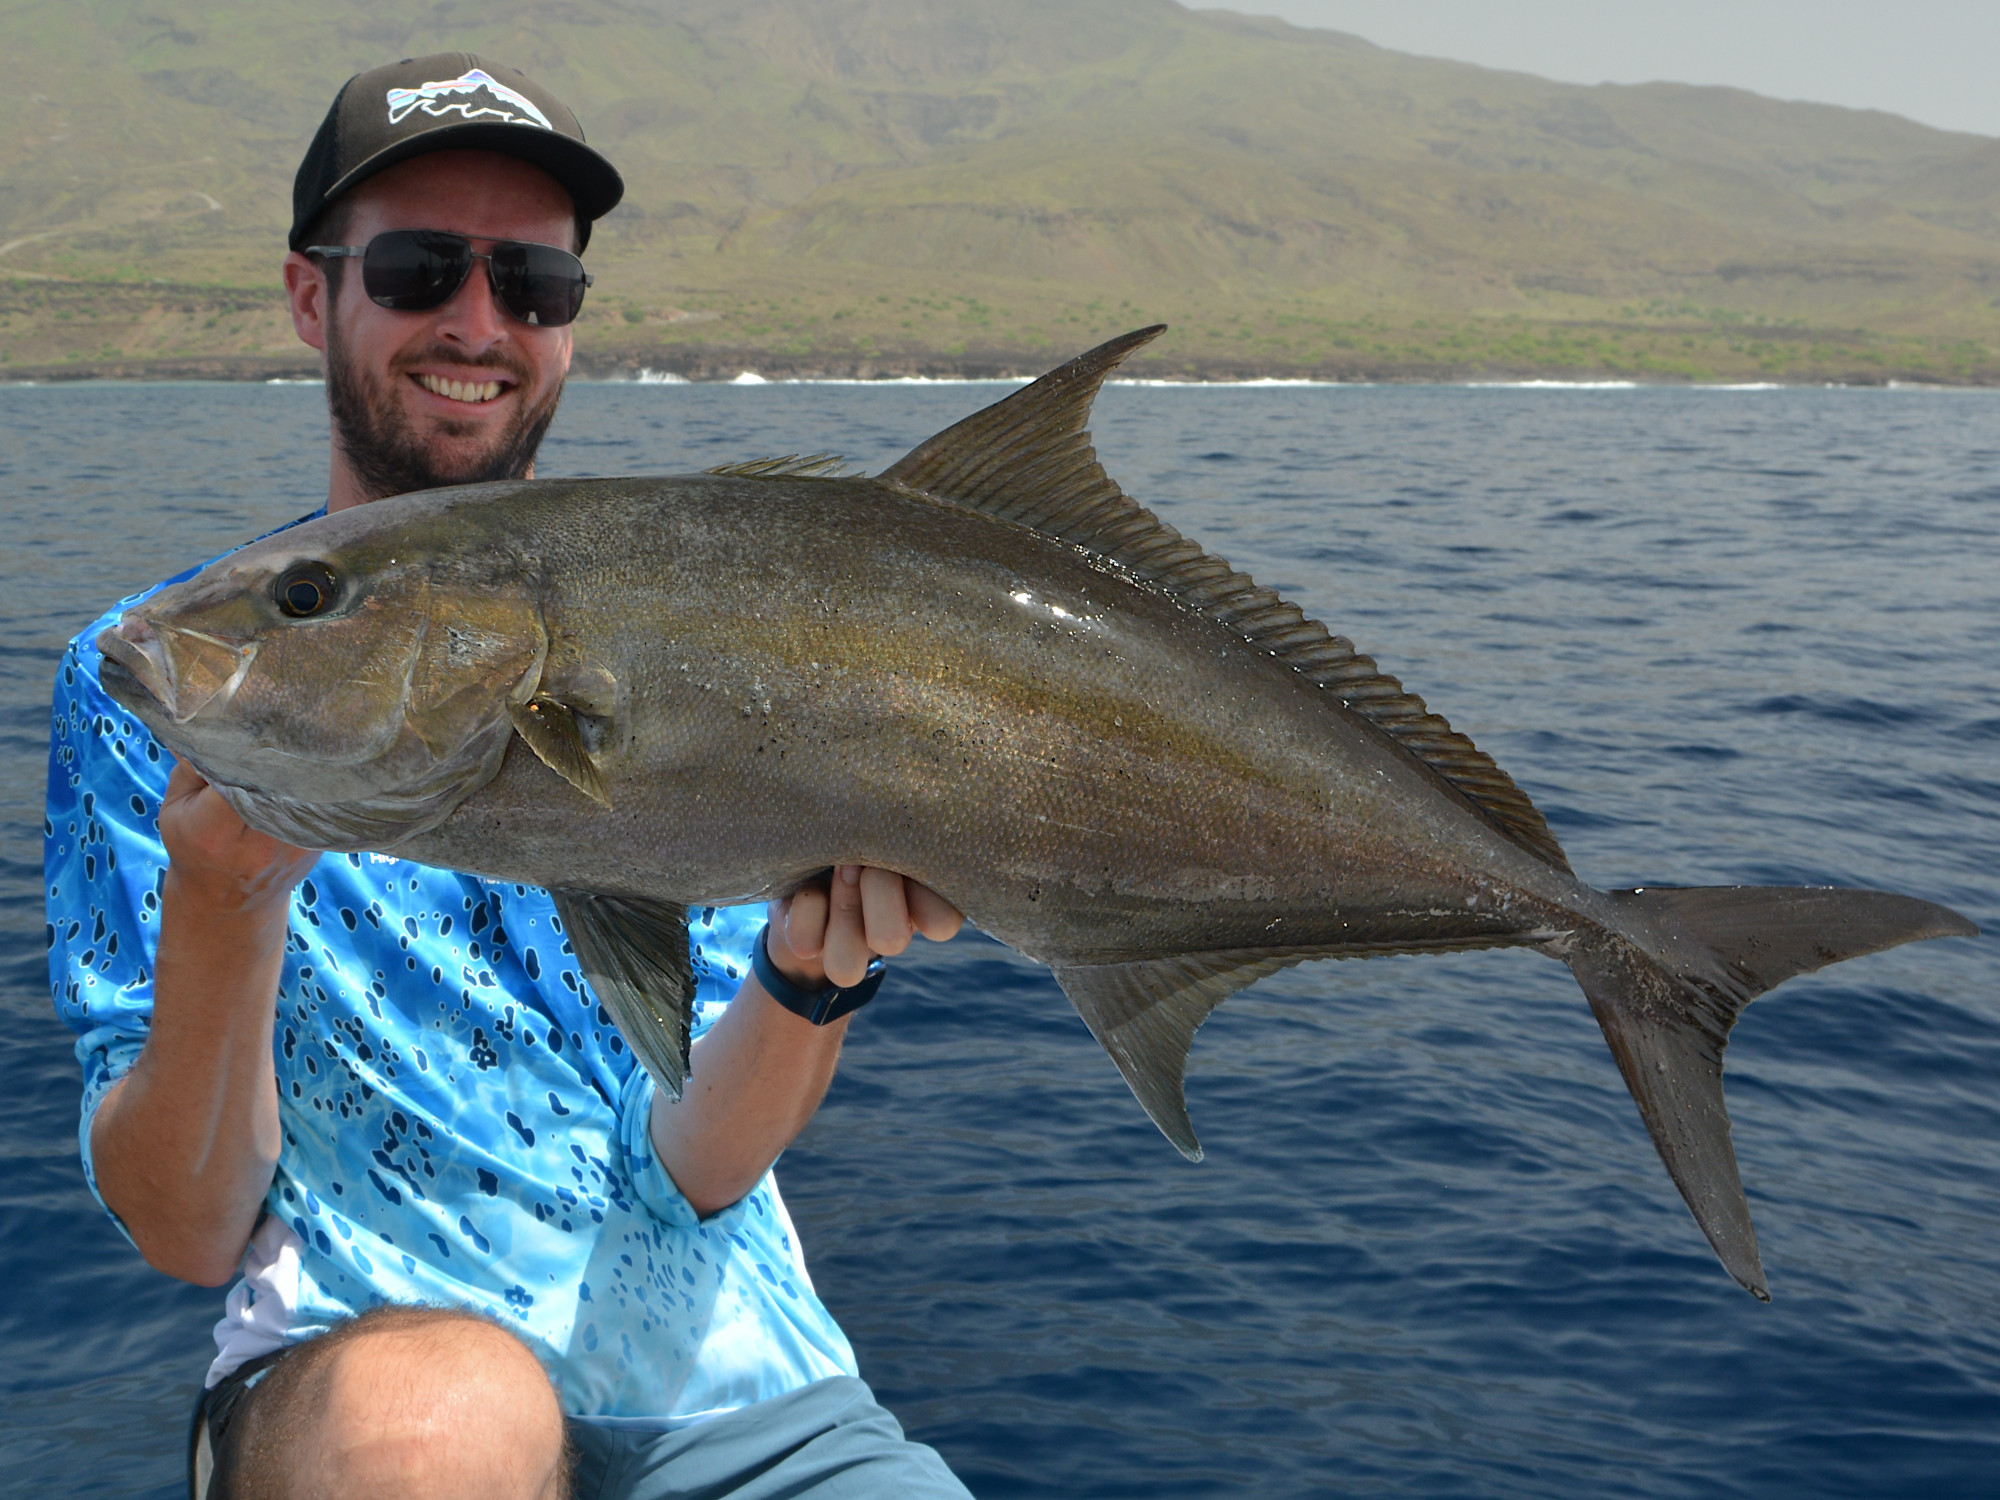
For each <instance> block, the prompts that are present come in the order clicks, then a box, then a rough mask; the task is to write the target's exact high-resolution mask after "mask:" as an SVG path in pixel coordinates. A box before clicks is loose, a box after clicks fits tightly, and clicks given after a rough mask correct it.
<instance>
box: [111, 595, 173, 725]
mask: <svg viewBox="0 0 2000 1500" xmlns="http://www.w3.org/2000/svg"><path fill="white" fill-rule="evenodd" d="M97 649H98V650H99V651H101V652H102V653H103V654H104V665H103V666H102V667H101V668H100V669H99V670H98V674H97V678H98V681H99V682H101V683H103V684H104V690H105V691H106V692H107V693H109V694H111V696H112V697H113V698H115V699H117V700H118V701H119V702H120V703H122V704H124V705H125V706H126V707H127V708H132V709H136V708H139V707H141V706H142V705H143V703H144V700H146V699H150V700H151V703H152V706H154V707H157V708H159V709H161V710H162V711H164V712H165V713H166V715H167V716H168V717H169V718H172V717H173V716H174V678H173V669H172V668H171V667H169V666H168V665H167V651H166V646H165V644H164V643H163V642H162V641H161V640H160V638H159V636H158V635H157V634H155V633H154V631H153V629H152V627H151V626H149V625H147V624H146V623H145V621H143V620H140V619H137V618H135V617H133V616H129V615H128V616H127V617H126V618H125V619H123V620H120V621H119V622H118V623H117V624H116V625H113V626H111V627H109V628H108V629H105V630H101V631H99V632H98V635H97ZM134 700H139V701H134Z"/></svg>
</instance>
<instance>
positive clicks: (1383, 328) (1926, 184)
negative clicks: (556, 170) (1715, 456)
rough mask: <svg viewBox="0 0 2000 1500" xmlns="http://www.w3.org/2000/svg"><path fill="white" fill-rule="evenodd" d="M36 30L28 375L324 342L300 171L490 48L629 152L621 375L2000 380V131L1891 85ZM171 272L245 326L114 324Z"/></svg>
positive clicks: (893, 27) (789, 16) (974, 17)
mask: <svg viewBox="0 0 2000 1500" xmlns="http://www.w3.org/2000/svg"><path fill="white" fill-rule="evenodd" d="M4 24H5V26H6V30H7V33H8V35H9V36H10V38H11V39H13V40H14V42H15V44H16V57H15V71H16V72H17V75H18V76H20V77H31V78H32V79H33V80H34V82H35V85H36V87H35V88H34V89H32V90H24V89H21V88H16V89H14V90H11V91H0V376H4V375H6V374H9V373H12V374H15V375H16V376H18V375H19V374H21V373H24V372H32V373H34V374H38V375H53V374H60V373H62V372H63V371H64V370H65V369H69V370H72V371H88V370H95V369H102V368H106V367H108V366H109V365H112V364H115V365H116V366H117V367H118V368H121V369H127V370H141V371H143V370H146V369H158V370H161V371H166V370H170V369H173V368H176V367H177V364H176V362H179V364H180V365H185V364H186V362H188V361H190V360H192V361H197V362H202V363H204V364H205V365H206V366H214V365H215V364H216V362H217V361H221V362H223V364H224V365H228V364H229V362H231V361H234V362H235V363H236V364H237V365H240V366H241V368H242V369H243V370H244V371H245V372H248V373H254V372H255V371H257V370H259V369H262V368H265V367H266V366H272V367H275V365H278V364H283V365H285V366H286V367H287V368H290V367H292V366H295V365H297V364H298V362H299V360H300V355H299V353H298V351H297V349H296V346H295V345H294V344H293V343H292V341H291V335H290V331H289V327H288V324H287V323H286V321H285V320H284V318H283V316H282V307H281V306H279V305H278V304H276V303H275V302H270V303H268V304H267V303H261V302H256V301H255V299H252V305H251V307H250V309H249V310H246V309H245V305H244V297H245V294H247V293H250V292H256V291H259V290H260V289H261V291H262V292H264V293H269V291H270V289H271V288H272V287H273V286H274V285H275V263H276V261H277V259H278V257H279V255H280V254H281V253H282V235H283V226H284V224H285V222H286V219H287V216H288V208H289V184H290V176H291V172H292V170H293V169H294V167H295V165H296V161H297V157H298V154H299V153H300V152H301V151H302V150H303V146H304V142H305V141H306V139H307V138H308V137H309V136H310V133H311V131H312V129H313V128H314V126H315V125H316V124H317V122H318V118H319V115H320V114H321V112H323V110H324V108H325V105H326V102H327V100H329V99H330V98H331V97H332V94H333V91H334V90H335V89H336V88H337V87H338V86H339V84H340V83H341V82H342V81H343V80H344V79H345V78H346V77H347V76H348V75H349V74H350V73H351V72H353V71H357V70H359V69H360V68H362V67H366V66H370V65H372V64H373V63H375V62H379V61H381V60H383V59H384V58H386V57H391V56H397V55H409V54H417V53H421V52H424V51H431V50H447V49H448V48H449V49H451V50H460V49H462V50H471V51H478V52H481V53H482V54H485V55H490V56H494V57H496V58H499V59H501V60H505V61H508V62H512V63H515V64H516V65H518V66H521V67H524V68H525V69H527V70H528V71H529V72H530V73H531V74H533V75H534V76H536V77H537V78H539V79H541V80H543V81H544V82H545V83H547V84H548V85H549V86H550V87H552V88H554V89H555V90H556V91H557V92H558V93H560V94H561V95H562V96H563V97H564V98H565V99H566V100H567V101H568V102H570V103H572V104H573V105H574V106H575V107H576V109H577V111H578V113H579V115H580V116H581V117H582V118H583V120H584V122H585V125H586V127H587V128H588V129H589V131H590V133H591V139H592V140H593V142H595V143H597V144H599V145H600V146H601V147H603V148H604V149H605V150H606V151H607V152H608V153H609V154H610V155H611V156H612V159H613V160H615V161H617V162H619V164H620V166H621V169H623V170H624V171H625V173H626V176H627V180H628V183H629V185H630V190H629V192H628V197H627V202H626V204H625V205H623V206H621V208H620V209H619V210H618V211H617V212H616V213H614V214H613V215H612V216H611V217H610V218H609V219H608V220H607V221H605V223H604V224H603V225H602V226H601V227H600V229H599V231H598V234H597V236H596V237H595V239H594V241H593V248H592V252H591V260H592V266H593V270H594V271H595V272H596V273H597V275H598V277H599V288H598V291H597V292H595V293H593V296H592V299H591V303H590V305H589V306H588V307H587V309H586V315H585V317H584V318H583V319H582V320H580V322H579V324H578V347H579V352H580V355H581V356H582V358H583V363H584V365H585V366H586V367H590V368H599V369H616V368H620V367H624V368H636V367H637V365H639V364H650V365H652V366H653V367H655V368H685V369H687V370H690V371H698V372H705V371H707V370H708V369H709V367H710V366H712V365H714V364H715V362H716V360H717V359H719V358H723V357H724V356H726V358H727V360H730V361H734V360H742V361H744V362H747V363H750V364H760V363H761V364H769V365H771V366H772V368H774V369H776V368H779V367H784V368H789V369H793V370H798V371H805V370H822V371H824V372H828V373H843V372H855V371H860V370H863V369H867V370H877V371H889V370H895V371H901V370H904V369H908V368H914V367H915V366H917V365H922V366H923V367H924V368H925V369H927V370H928V369H935V368H938V367H940V366H941V365H949V364H950V362H951V361H953V360H960V361H965V360H971V359H973V358H975V352H977V358H979V359H980V360H983V361H984V362H985V364H984V365H982V368H984V367H985V366H986V365H990V364H992V363H993V362H994V361H996V360H998V361H1000V362H1003V363H1005V362H1007V361H1013V362H1014V363H1016V364H1018V365H1019V366H1020V368H1021V370H1022V371H1026V370H1031V369H1033V368H1034V367H1035V365H1036V364H1037V363H1039V362H1041V361H1043V360H1044V359H1045V358H1046V357H1047V356H1049V355H1052V354H1058V353H1061V352H1063V351H1065V350H1068V349H1071V348H1074V347H1076V346H1077V345H1079V344H1081V343H1083V342H1086V341H1088V340H1089V339H1091V338H1093V337H1094V336H1095V335H1097V334H1099V333H1103V332H1106V331H1109V330H1110V329H1111V328H1112V327H1113V326H1114V324H1115V323H1116V322H1117V321H1118V320H1119V319H1120V318H1122V317H1131V318H1133V319H1141V318H1161V319H1164V320H1166V321H1168V322H1171V323H1174V324H1175V325H1176V331H1175V333H1174V334H1173V335H1170V337H1169V339H1168V340H1166V341H1163V346H1162V347H1160V348H1158V349H1156V350H1149V351H1148V352H1147V354H1148V358H1147V359H1146V360H1145V361H1144V362H1143V363H1142V368H1145V369H1148V370H1150V371H1151V372H1153V373H1192V374H1197V375H1198V374H1202V373H1221V372H1224V371H1234V370H1255V371H1257V372H1260V373H1269V374H1290V373H1315V374H1324V375H1328V376H1331V377H1335V378H1361V377H1368V378H1419V377H1421V378H1434V377H1435V373H1436V372H1437V371H1439V370H1446V371H1449V372H1453V373H1462V374H1500V375H1504V374H1511V373H1522V374H1550V373H1564V372H1573V373H1578V374H1588V375H1596V374H1607V373H1615V374H1630V375H1636V376H1640V377H1644V378H1678V379H1702V378H1742V377H1744V376H1746V375H1750V376H1760V377H1775V378H1787V379H1849V380H1857V379H1858V380H1874V379H1884V378H1890V377H1892V376H1901V377H1903V378H1915V379H1933V380H1960V381H1967V380H1970V381H1986V380H2000V306H1996V302H2000V140H1993V139H1990V138H1987V137H1981V136H1970V135H1962V134H1955V133H1951V132H1945V131H1939V130H1934V129H1931V128H1930V127H1927V126H1922V125H1918V124H1915V123H1914V122H1910V121H1906V120H1901V119H1899V118H1898V117H1895V116H1889V115H1883V114H1879V113H1877V112H1872V111H1856V110H1843V109H1839V108H1837V107H1835V106H1828V105H1816V104H1795V103H1786V102H1781V101H1776V100H1769V99H1765V98H1762V97H1761V96H1758V95H1754V94H1749V93H1745V92H1743V91H1740V90H1734V89H1719V88H1700V87H1694V86H1689V85H1679V84H1641V85H1599V86H1595V87H1588V86H1581V85H1571V84H1556V83H1550V82H1547V81H1545V80H1541V79H1537V78H1534V77H1533V76H1532V75H1528V74H1520V73H1504V72H1497V71H1493V70H1487V69H1480V68H1477V67H1474V66H1472V65H1470V64H1464V63H1455V62H1446V61H1440V60H1435V59H1427V58H1419V57H1414V56H1412V55H1409V54H1404V53H1397V52H1391V51H1388V50H1386V49H1383V48H1379V47H1376V46H1374V45H1373V44H1372V43H1369V42H1367V41H1365V40H1363V39H1361V38H1358V37H1352V36H1348V35H1345V34H1343V33H1338V32H1321V31H1311V30H1305V29H1302V28H1298V27H1293V26H1290V25H1288V24H1287V23H1285V22H1282V21H1278V20H1275V19H1272V18H1268V17H1253V16H1245V15H1240V14H1238V13H1235V12H1226V11H1190V10H1187V9H1184V8H1182V7H1181V6H1179V5H1176V4H1174V3H1172V0H1089V3H1085V4H1076V3H1073V0H1072V3H1066V4H1059V3H1056V0H1015V3H1013V4H1010V5H1009V6H1007V7H1005V8H1004V9H1003V8H996V7H986V6H981V5H978V4H974V3H971V0H814V3H808V0H740V3H735V4H729V3H723V0H560V3H557V4H553V5H551V4H532V3H529V0H493V3H491V4H487V5H482V6H480V7H478V8H476V9H475V8H473V7H471V6H469V5H465V4H462V3H460V0H431V3H417V4H414V5H408V6H390V5H388V4H386V3H384V0H360V3H356V4H352V5H348V6H345V7H343V8H341V9H339V10H338V11H333V12H329V11H326V10H324V9H321V8H315V7H313V6H309V5H306V4H303V3H302V0H262V3H259V4H255V5H252V4H250V3H249V0H214V3H210V4H205V5H203V6H202V7H200V9H199V10H196V9H195V8H194V7H192V6H191V5H185V4H180V3H179V0H145V3H141V0H83V3H70V4H61V5H58V4H55V3H51V0H9V3H8V5H7V9H6V19H5V23H4ZM154 280H158V281H161V282H163V283H171V284H172V285H173V287H174V288H175V290H174V292H173V294H172V295H173V298H174V299H177V300H173V301H171V302H168V301H167V300H166V299H165V297H164V294H163V297H162V299H161V301H160V304H159V305H160V307H161V308H168V307H171V308H173V309H184V308H195V307H197V306H201V307H205V306H206V304H205V303H203V301H202V299H203V297H204V296H208V295H210V294H208V293H202V292H200V291H199V290H198V289H199V288H200V287H202V286H207V287H208V288H210V289H211V290H212V295H213V297H215V298H221V299H223V300H224V301H226V302H228V308H229V310H227V311H222V312H209V311H202V312H200V313H199V315H197V313H196V312H192V311H190V312H180V311H172V312H157V313H156V312H149V313H148V314H147V316H146V317H145V318H143V319H138V320H136V322H135V320H134V319H133V317H132V315H131V314H130V312H129V310H128V311H126V312H123V313H120V312H115V311H109V310H108V309H110V308H111V307H112V305H113V304H114V303H115V304H116V305H117V306H118V307H120V308H127V309H129V308H130V307H131V306H133V305H136V304H134V303H133V301H132V296H131V291H130V289H131V288H133V287H135V286H137V285H140V284H145V283H149V282H152V281H154ZM114 285H116V286H122V287H125V288H126V289H127V290H126V291H125V292H121V293H119V294H117V296H116V297H114V296H113V295H112V294H111V292H110V291H109V290H108V289H109V288H110V287H111V286H114ZM93 287H95V288H99V289H100V290H99V292H98V293H97V294H95V295H97V297H98V301H99V303H101V304H102V309H106V310H105V311H103V313H102V315H101V316H100V315H98V314H96V313H93V311H92V308H93V306H94V305H96V304H93V303H92V301H91V296H92V295H93V294H92V293H90V291H89V289H90V288H93ZM218 305H220V304H218ZM259 309H261V310H259ZM58 314H64V315H62V316H58ZM139 324H143V325H144V326H143V328H141V327H139V326H138V325H139Z"/></svg>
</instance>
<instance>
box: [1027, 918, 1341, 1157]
mask: <svg viewBox="0 0 2000 1500" xmlns="http://www.w3.org/2000/svg"><path fill="white" fill-rule="evenodd" d="M1313 956H1315V955H1313V954H1310V953H1187V954H1181V955H1178V956H1176V957H1172V958H1154V959H1140V960H1136V961H1134V962H1131V963H1110V964H1075V965H1071V966H1068V967H1059V968H1057V969H1056V971H1055V975H1056V982H1057V983H1058V984H1060V985H1061V986H1062V987H1063V993H1064V994H1066V995H1068V996H1069V1000H1070V1004H1072V1005H1074V1006H1075V1007H1076V1012H1077V1014H1078V1015H1080V1016H1082V1017H1083V1024H1084V1025H1086V1026H1088V1027H1089V1028H1090V1033H1091V1035H1092V1036H1094V1037H1096V1038H1097V1040H1098V1041H1099V1042H1100V1043H1101V1044H1102V1045H1103V1047H1104V1050H1105V1051H1106V1052H1109V1053H1110V1054H1111V1060H1112V1061H1113V1062H1115V1063H1116V1064H1118V1071H1119V1072H1120V1073H1123V1074H1124V1075H1125V1082H1126V1083H1127V1084H1129V1085H1130V1086H1131V1089H1132V1093H1133V1095H1134V1097H1136V1098H1137V1099H1138V1101H1139V1103H1140V1104H1141V1105H1142V1106H1144V1108H1145V1111H1146V1113H1147V1114H1148V1115H1150V1116H1152V1120H1153V1123H1154V1124H1155V1125H1157V1126H1159V1127H1160V1133H1161V1134H1162V1135H1164V1136H1165V1137H1166V1138H1167V1139H1168V1140H1170V1141H1172V1142H1173V1143H1174V1145H1175V1147H1176V1148H1177V1149H1178V1150H1179V1151H1180V1153H1181V1155H1182V1156H1185V1157H1186V1158H1187V1159H1188V1160H1189V1161H1200V1160H1201V1142H1200V1141H1199V1140H1197V1139H1196V1138H1195V1133H1194V1122H1193V1121H1191V1120H1189V1119H1188V1112H1187V1100H1186V1096H1185V1094H1184V1093H1183V1090H1182V1085H1183V1080H1184V1077H1185V1074H1186V1070H1187V1055H1188V1048H1189V1047H1191V1046H1193V1045H1194V1034H1195V1032H1196V1031H1198V1030H1200V1029H1201V1023H1202V1022H1203V1021H1206V1020H1207V1019H1208V1013H1209V1012H1210V1011H1212V1010H1214V1009H1215V1007H1216V1006H1218V1005H1220V1004H1221V1003H1222V1002H1223V1001H1224V1000H1226V999H1228V998H1229V997H1230V996H1231V995H1233V994H1235V993H1236V991H1238V990H1240V989H1242V988H1243V987H1244V986H1245V985H1247V984H1251V983H1253V982H1254V981H1256V980H1259V979H1262V978H1263V977H1264V976H1265V975H1267V974H1275V973H1277V972H1278V971H1279V970H1280V969H1288V968H1290V967H1291V966H1292V965H1293V964H1296V963H1303V962H1304V961H1305V960H1306V959H1308V958H1311V957H1313Z"/></svg>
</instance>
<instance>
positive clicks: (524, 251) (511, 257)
mask: <svg viewBox="0 0 2000 1500" xmlns="http://www.w3.org/2000/svg"><path fill="white" fill-rule="evenodd" d="M492 265H493V290H494V292H495V293H497V294H498V295H499V298H500V300H501V302H502V303H504V304H505V305H506V308H507V311H509V312H510V313H512V314H513V315H514V316H515V317H517V318H519V319H520V320H521V321H522V322H523V323H533V324H536V325H538V326H540V327H543V328H560V327H561V326H562V325H563V324H565V323H569V322H573V321H574V320H575V318H576V315H577V313H578V312H579V311H581V309H582V307H583V289H584V286H585V282H584V279H583V262H582V261H580V260H578V259H577V258H576V257H575V256H574V255H571V254H570V253H569V252H568V251H567V250H561V249H558V248H557V247H556V246H554V245H526V244H521V243H518V242H513V241H503V242H501V243H500V244H496V245H495V246H494V247H493V260H492Z"/></svg>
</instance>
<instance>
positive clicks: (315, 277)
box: [284, 250, 333, 354]
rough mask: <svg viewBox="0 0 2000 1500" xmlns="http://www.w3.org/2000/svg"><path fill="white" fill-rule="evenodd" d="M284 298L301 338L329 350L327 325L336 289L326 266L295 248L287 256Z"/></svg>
mask: <svg viewBox="0 0 2000 1500" xmlns="http://www.w3.org/2000/svg"><path fill="white" fill-rule="evenodd" d="M284 270H285V300H286V301H287V302H289V303H290V304H291V308H292V328H293V330H294V331H295V332H296V333H297V334H298V336H299V338H300V339H301V340H303V341H304V342H305V343H307V344H309V345H311V346H312V347H313V348H315V349H317V350H319V351H320V353H322V354H324V353H326V330H327V325H328V324H330V323H331V322H332V321H333V289H332V288H331V287H329V286H328V285H327V279H326V268H325V267H324V266H322V265H320V264H318V263H317V262H315V261H314V260H313V259H312V258H311V257H309V256H304V255H301V254H299V252H298V251H296V250H294V251H292V252H291V253H290V254H289V255H287V256H286V257H285V267H284Z"/></svg>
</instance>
